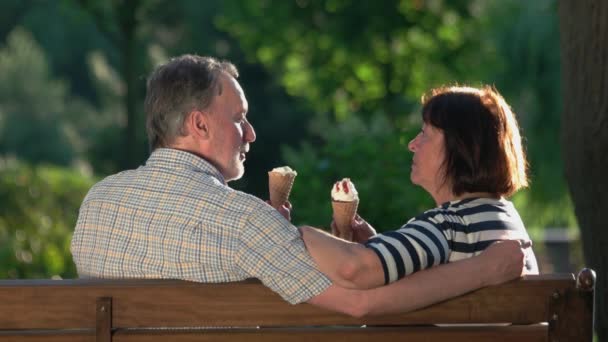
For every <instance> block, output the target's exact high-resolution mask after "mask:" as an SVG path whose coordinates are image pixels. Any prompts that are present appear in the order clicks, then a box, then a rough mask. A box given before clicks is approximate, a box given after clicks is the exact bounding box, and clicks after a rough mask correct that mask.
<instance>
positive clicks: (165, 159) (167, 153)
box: [146, 148, 226, 184]
mask: <svg viewBox="0 0 608 342" xmlns="http://www.w3.org/2000/svg"><path fill="white" fill-rule="evenodd" d="M146 166H150V167H161V168H168V169H176V170H179V169H186V170H191V171H193V172H202V173H205V174H208V175H210V176H211V177H214V178H217V179H218V180H219V181H220V182H222V183H223V184H226V180H225V179H224V176H223V175H222V174H221V173H220V172H219V170H218V169H217V168H216V167H215V166H213V165H212V164H211V163H210V162H208V161H207V160H205V159H203V158H201V157H199V156H197V155H195V154H193V153H191V152H186V151H182V150H177V149H173V148H157V149H156V150H154V151H153V152H152V154H151V155H150V158H148V161H146Z"/></svg>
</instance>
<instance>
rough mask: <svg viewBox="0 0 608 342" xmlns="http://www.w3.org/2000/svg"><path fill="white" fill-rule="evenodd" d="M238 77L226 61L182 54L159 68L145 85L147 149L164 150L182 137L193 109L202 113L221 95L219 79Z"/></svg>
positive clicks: (233, 68) (235, 70) (236, 71)
mask: <svg viewBox="0 0 608 342" xmlns="http://www.w3.org/2000/svg"><path fill="white" fill-rule="evenodd" d="M222 73H226V74H228V75H230V76H232V77H234V78H238V76H239V74H238V70H237V69H236V67H235V66H234V65H233V64H232V63H230V62H228V61H219V60H217V59H215V58H213V57H204V56H197V55H182V56H179V57H175V58H172V59H170V60H169V61H168V62H167V63H165V64H162V65H160V66H158V67H157V68H156V69H155V70H154V71H153V72H152V74H151V75H150V77H149V78H148V82H147V90H146V100H145V102H144V110H145V112H146V131H147V133H148V142H149V144H150V149H151V150H155V149H157V148H160V147H167V146H168V145H169V144H171V143H172V142H173V140H174V139H175V138H177V137H178V136H184V135H185V132H184V121H185V119H186V117H187V116H188V114H189V113H191V111H192V110H205V109H207V108H208V107H209V105H211V102H212V101H213V98H214V97H215V96H217V95H220V94H221V93H222V87H221V83H220V82H219V76H220V75H221V74H222Z"/></svg>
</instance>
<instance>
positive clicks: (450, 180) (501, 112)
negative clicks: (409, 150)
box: [422, 86, 528, 196]
mask: <svg viewBox="0 0 608 342" xmlns="http://www.w3.org/2000/svg"><path fill="white" fill-rule="evenodd" d="M422 105H423V107H422V119H423V121H424V122H425V123H426V124H430V125H432V126H434V127H436V128H439V129H441V130H442V132H443V134H444V139H445V146H444V147H445V160H444V161H443V165H442V170H443V171H444V177H445V178H444V182H447V183H446V184H449V185H450V186H451V187H452V192H453V193H454V194H455V195H461V194H463V193H470V192H488V193H491V194H495V195H499V196H511V195H512V194H514V193H515V192H516V191H517V190H519V189H520V188H522V187H526V186H527V185H528V176H527V167H528V165H527V161H526V155H525V152H524V151H523V148H522V143H521V136H520V134H519V126H518V124H517V120H516V118H515V115H514V114H513V112H512V111H511V108H510V107H509V105H508V104H507V103H506V102H505V100H504V98H503V97H502V96H501V95H500V94H499V93H498V91H497V90H496V89H495V88H493V87H489V86H484V87H482V88H481V89H477V88H471V87H460V86H452V87H440V88H435V89H432V90H431V91H430V92H429V93H428V94H427V95H424V96H423V97H422Z"/></svg>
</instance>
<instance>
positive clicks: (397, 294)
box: [308, 241, 529, 317]
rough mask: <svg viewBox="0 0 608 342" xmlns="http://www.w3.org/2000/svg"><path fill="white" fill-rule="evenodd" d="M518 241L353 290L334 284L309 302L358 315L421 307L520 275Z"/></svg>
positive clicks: (521, 267) (520, 255) (522, 262)
mask: <svg viewBox="0 0 608 342" xmlns="http://www.w3.org/2000/svg"><path fill="white" fill-rule="evenodd" d="M527 247H529V244H528V245H527V246H520V243H519V242H518V241H501V242H497V243H495V244H493V245H492V246H490V247H488V248H487V249H486V250H485V251H484V252H483V253H482V254H480V255H478V256H475V257H472V258H469V259H464V260H460V261H456V262H453V263H448V264H442V265H439V266H437V267H433V268H430V269H427V270H423V271H420V272H417V273H414V274H412V275H409V276H407V277H405V278H403V279H401V280H399V281H397V282H394V283H392V284H390V285H387V286H382V287H378V288H375V289H371V290H352V289H345V288H341V287H338V286H336V285H332V286H331V287H329V288H328V289H327V290H326V291H324V292H323V293H321V294H319V295H318V296H316V297H313V298H312V299H310V300H309V301H308V302H309V303H311V304H314V305H318V306H321V307H324V308H327V309H330V310H334V311H339V312H343V313H346V314H349V315H351V316H355V317H361V316H364V315H378V314H386V313H395V312H407V311H412V310H415V309H419V308H422V307H425V306H428V305H431V304H434V303H437V302H440V301H443V300H446V299H448V298H452V297H456V296H459V295H462V294H465V293H467V292H470V291H473V290H476V289H478V288H481V287H484V286H488V285H496V284H500V283H503V282H506V281H508V280H512V279H515V278H518V277H520V276H521V275H522V273H523V270H524V255H525V253H524V250H522V248H527Z"/></svg>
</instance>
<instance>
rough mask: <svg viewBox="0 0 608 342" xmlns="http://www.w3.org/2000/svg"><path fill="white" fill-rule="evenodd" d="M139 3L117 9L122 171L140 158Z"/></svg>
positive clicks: (134, 2)
mask: <svg viewBox="0 0 608 342" xmlns="http://www.w3.org/2000/svg"><path fill="white" fill-rule="evenodd" d="M139 4H140V3H139V1H138V0H137V1H136V0H129V1H125V2H123V3H122V4H121V5H120V7H119V8H118V23H119V27H120V32H121V34H122V37H121V40H120V42H121V46H120V50H121V55H122V70H121V71H122V76H123V79H124V82H125V86H126V94H125V97H124V101H125V110H126V114H127V126H126V128H125V135H124V143H125V152H126V153H125V154H124V156H123V158H124V159H122V160H121V164H122V168H123V169H130V168H134V167H136V166H138V165H139V162H140V159H141V158H140V156H139V152H140V151H141V149H140V148H139V147H140V146H139V144H138V141H139V139H137V131H138V129H139V126H140V125H139V120H138V115H137V99H138V97H137V83H136V82H137V78H136V72H137V71H136V70H135V69H136V66H137V63H136V60H135V58H136V53H135V49H136V44H137V43H136V40H135V31H136V30H137V20H136V12H137V9H138V7H139Z"/></svg>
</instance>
